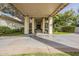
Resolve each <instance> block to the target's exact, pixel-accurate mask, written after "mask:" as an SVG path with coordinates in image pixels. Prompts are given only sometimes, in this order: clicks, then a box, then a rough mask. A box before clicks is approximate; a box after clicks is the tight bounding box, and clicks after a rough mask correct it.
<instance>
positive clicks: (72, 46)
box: [0, 34, 79, 55]
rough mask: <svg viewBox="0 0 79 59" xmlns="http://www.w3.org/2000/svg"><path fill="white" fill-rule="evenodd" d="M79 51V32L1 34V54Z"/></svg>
mask: <svg viewBox="0 0 79 59" xmlns="http://www.w3.org/2000/svg"><path fill="white" fill-rule="evenodd" d="M35 52H44V53H62V52H63V53H64V52H65V53H66V52H79V34H66V35H55V34H54V35H48V34H36V35H23V36H1V37H0V55H15V54H22V53H35Z"/></svg>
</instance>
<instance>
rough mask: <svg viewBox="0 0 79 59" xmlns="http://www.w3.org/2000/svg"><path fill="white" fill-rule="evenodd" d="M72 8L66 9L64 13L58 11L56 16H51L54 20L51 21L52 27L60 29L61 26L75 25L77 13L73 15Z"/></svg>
mask: <svg viewBox="0 0 79 59" xmlns="http://www.w3.org/2000/svg"><path fill="white" fill-rule="evenodd" d="M74 13H75V12H74V11H73V10H68V11H66V12H65V13H59V14H57V15H56V16H54V17H53V19H54V22H53V25H54V26H53V27H54V29H55V30H56V29H57V30H58V31H61V28H62V27H65V26H76V20H77V17H78V16H77V15H74Z"/></svg>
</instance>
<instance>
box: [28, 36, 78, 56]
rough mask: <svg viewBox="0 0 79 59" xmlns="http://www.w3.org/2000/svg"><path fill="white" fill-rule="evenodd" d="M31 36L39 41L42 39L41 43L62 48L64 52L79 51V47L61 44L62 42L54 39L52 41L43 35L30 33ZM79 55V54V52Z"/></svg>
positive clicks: (58, 48)
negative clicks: (42, 36)
mask: <svg viewBox="0 0 79 59" xmlns="http://www.w3.org/2000/svg"><path fill="white" fill-rule="evenodd" d="M29 36H30V37H31V38H33V39H35V40H37V41H40V42H41V43H44V44H46V45H49V46H51V47H53V48H55V49H57V50H60V51H62V52H65V53H67V54H69V55H73V54H72V53H70V52H75V53H76V52H79V49H77V48H74V47H70V46H67V45H64V44H61V43H58V42H54V41H51V40H47V39H44V38H41V37H38V36H36V35H29ZM78 55H79V54H78Z"/></svg>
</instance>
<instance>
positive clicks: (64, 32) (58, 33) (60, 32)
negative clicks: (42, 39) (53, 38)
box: [53, 32, 71, 34]
mask: <svg viewBox="0 0 79 59" xmlns="http://www.w3.org/2000/svg"><path fill="white" fill-rule="evenodd" d="M53 33H54V34H71V33H68V32H53Z"/></svg>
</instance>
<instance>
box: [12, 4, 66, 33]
mask: <svg viewBox="0 0 79 59" xmlns="http://www.w3.org/2000/svg"><path fill="white" fill-rule="evenodd" d="M13 5H14V6H15V7H16V8H17V9H18V10H20V11H21V12H22V13H23V14H24V17H25V20H24V34H29V33H33V34H34V33H37V32H41V33H49V34H52V32H53V16H54V15H56V14H57V13H58V12H59V11H60V10H61V9H63V8H64V7H65V6H66V5H67V4H66V3H45V4H44V3H18V4H16V3H14V4H13Z"/></svg>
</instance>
